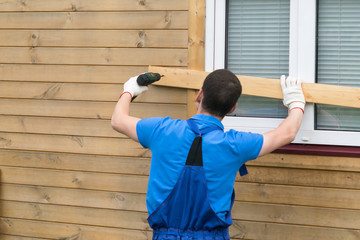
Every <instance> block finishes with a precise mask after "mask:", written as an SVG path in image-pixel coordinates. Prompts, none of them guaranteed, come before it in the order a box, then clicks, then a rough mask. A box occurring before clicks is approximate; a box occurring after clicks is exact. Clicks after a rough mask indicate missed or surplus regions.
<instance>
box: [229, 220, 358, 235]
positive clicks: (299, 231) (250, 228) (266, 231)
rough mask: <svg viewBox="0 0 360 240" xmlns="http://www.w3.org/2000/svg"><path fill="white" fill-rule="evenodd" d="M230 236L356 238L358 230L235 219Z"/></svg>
mask: <svg viewBox="0 0 360 240" xmlns="http://www.w3.org/2000/svg"><path fill="white" fill-rule="evenodd" d="M230 237H231V239H241V240H254V239H256V240H257V239H259V240H275V239H277V240H278V239H281V240H283V239H284V240H290V239H291V240H314V239H318V240H320V239H321V240H325V239H326V240H343V239H344V240H345V239H346V240H358V239H359V230H357V229H354V230H350V229H339V228H326V227H312V226H301V225H290V224H277V223H270V222H252V221H246V220H243V221H240V220H235V221H234V225H232V226H231V227H230Z"/></svg>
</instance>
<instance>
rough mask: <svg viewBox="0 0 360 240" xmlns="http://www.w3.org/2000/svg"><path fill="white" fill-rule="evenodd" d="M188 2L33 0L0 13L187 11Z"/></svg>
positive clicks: (4, 4) (6, 6)
mask: <svg viewBox="0 0 360 240" xmlns="http://www.w3.org/2000/svg"><path fill="white" fill-rule="evenodd" d="M187 8H188V6H187V2H186V1H178V0H146V1H133V0H121V1H118V0H102V1H101V4H99V1H98V0H62V1H58V0H31V1H3V2H1V8H0V11H11V12H15V11H21V12H27V11H42V12H43V11H51V12H52V11H65V12H72V11H77V12H81V11H133V10H137V11H141V10H187Z"/></svg>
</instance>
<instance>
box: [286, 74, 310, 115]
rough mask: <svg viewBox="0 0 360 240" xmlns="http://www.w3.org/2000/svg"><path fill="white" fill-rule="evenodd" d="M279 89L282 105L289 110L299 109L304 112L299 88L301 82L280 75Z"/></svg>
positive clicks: (302, 98) (301, 93) (302, 95)
mask: <svg viewBox="0 0 360 240" xmlns="http://www.w3.org/2000/svg"><path fill="white" fill-rule="evenodd" d="M280 80H281V88H282V91H283V96H284V100H283V103H284V105H285V106H286V107H288V108H289V110H292V109H294V108H300V109H301V110H302V111H303V112H304V107H305V97H304V93H303V91H302V88H301V80H299V79H296V78H293V77H287V78H286V77H285V75H282V76H281V78H280Z"/></svg>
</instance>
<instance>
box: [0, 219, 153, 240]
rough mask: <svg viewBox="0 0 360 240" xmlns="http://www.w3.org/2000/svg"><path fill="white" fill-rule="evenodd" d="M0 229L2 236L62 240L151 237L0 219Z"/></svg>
mask: <svg viewBox="0 0 360 240" xmlns="http://www.w3.org/2000/svg"><path fill="white" fill-rule="evenodd" d="M0 229H1V233H3V234H13V235H20V236H29V237H37V238H46V239H63V240H76V239H79V240H80V239H88V240H104V239H106V240H128V239H132V240H147V239H151V236H152V233H151V232H150V231H139V230H137V231H135V230H131V229H119V228H106V227H97V226H86V225H73V224H65V223H50V222H42V221H31V220H21V219H13V218H1V219H0ZM26 240H28V239H26Z"/></svg>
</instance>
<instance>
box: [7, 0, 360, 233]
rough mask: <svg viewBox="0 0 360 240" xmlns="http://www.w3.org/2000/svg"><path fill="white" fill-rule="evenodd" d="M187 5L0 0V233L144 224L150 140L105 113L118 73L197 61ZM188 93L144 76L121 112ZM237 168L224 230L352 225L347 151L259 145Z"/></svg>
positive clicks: (166, 0) (137, 111)
mask: <svg viewBox="0 0 360 240" xmlns="http://www.w3.org/2000/svg"><path fill="white" fill-rule="evenodd" d="M189 2H190V3H200V2H203V1H202V0H201V1H200V0H189ZM193 7H194V6H193V5H191V7H190V6H189V4H188V0H184V1H182V0H61V1H59V0H13V1H0V171H1V176H0V178H1V185H0V217H1V219H0V239H4V240H30V239H31V240H40V239H61V240H76V239H79V240H80V239H81V240H103V239H106V240H112V239H150V238H151V231H150V229H149V226H148V224H147V221H146V218H147V213H146V206H145V193H146V188H147V175H148V171H149V165H150V160H149V157H150V153H149V151H147V150H144V149H142V148H141V147H140V145H139V144H137V143H135V142H133V141H130V140H128V139H127V138H126V137H125V136H123V135H120V134H117V133H116V132H114V131H113V130H112V129H111V127H110V121H109V119H110V116H111V114H112V111H113V108H114V106H115V103H116V101H117V98H118V96H119V94H120V93H121V91H122V83H124V82H125V81H126V80H127V79H128V78H129V77H131V76H133V75H136V74H139V73H141V72H144V71H146V67H147V65H162V66H170V67H190V68H201V66H202V64H203V61H201V62H200V63H199V62H197V61H196V59H194V58H193V57H194V56H196V55H197V54H196V52H197V51H199V48H200V52H201V53H200V55H201V54H203V51H202V50H203V49H201V48H203V41H202V39H198V38H197V37H199V36H198V35H197V36H196V37H195V38H194V39H195V40H194V41H189V43H190V45H189V46H188V35H189V34H190V35H191V36H189V37H190V39H191V37H193V36H192V34H194V35H196V34H198V33H199V31H197V30H194V28H193V27H194V26H190V25H191V24H196V21H198V20H195V21H194V20H192V19H193V18H191V16H189V13H191V14H194V13H198V11H197V9H196V8H195V10H194V8H193ZM198 17H199V16H198ZM200 17H201V16H200ZM188 19H189V20H188ZM201 24H203V22H202V23H201ZM197 27H199V26H197ZM189 28H190V29H189ZM200 29H201V27H200ZM200 37H201V36H200ZM194 42H195V49H194V45H193V44H194ZM196 44H197V45H198V47H196ZM199 58H200V59H203V56H199ZM188 95H189V96H193V93H191V92H186V91H183V90H177V89H166V88H161V87H151V90H150V91H148V92H147V93H145V94H143V95H141V96H140V97H138V98H137V99H136V101H135V102H134V103H133V104H132V113H133V114H134V115H136V116H138V117H150V116H166V115H170V116H172V117H174V118H182V119H184V118H186V116H187V114H188V111H187V109H188V108H187V103H189V102H190V101H191V98H189V99H188V98H187V96H188ZM190 105H191V104H190ZM192 111H193V110H192ZM190 112H191V111H190ZM248 169H249V175H248V176H246V177H243V178H241V179H240V177H238V179H237V182H236V184H235V190H236V193H237V196H236V202H235V205H234V210H233V218H234V225H233V226H232V227H231V236H232V239H247V240H250V239H251V240H254V239H256V240H270V239H274V240H275V239H276V240H281V239H284V240H289V239H291V240H314V239H316V240H318V239H326V240H340V239H341V240H355V239H360V159H357V158H344V157H343V158H339V157H323V156H304V155H303V156H300V155H285V154H271V155H268V156H266V157H263V158H261V159H258V160H256V161H253V162H251V163H249V165H248Z"/></svg>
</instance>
